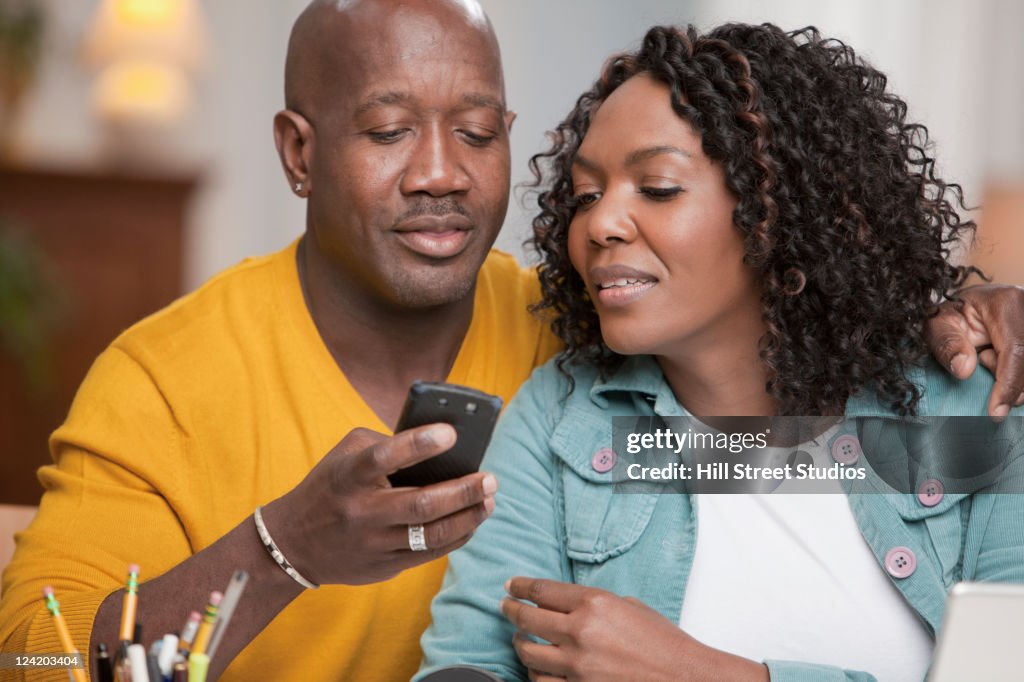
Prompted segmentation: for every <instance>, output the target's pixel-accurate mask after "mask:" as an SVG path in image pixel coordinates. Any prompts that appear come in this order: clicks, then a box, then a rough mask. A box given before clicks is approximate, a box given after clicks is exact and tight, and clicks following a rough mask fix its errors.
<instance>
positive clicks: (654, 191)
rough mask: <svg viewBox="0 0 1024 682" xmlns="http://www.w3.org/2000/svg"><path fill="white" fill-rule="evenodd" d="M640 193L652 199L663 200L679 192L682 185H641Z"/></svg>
mask: <svg viewBox="0 0 1024 682" xmlns="http://www.w3.org/2000/svg"><path fill="white" fill-rule="evenodd" d="M639 191H640V193H641V194H643V195H644V196H648V197H650V198H652V199H657V200H665V199H671V198H672V197H674V196H676V195H678V194H680V193H681V192H682V191H683V188H682V187H679V186H675V187H641V188H640V190H639Z"/></svg>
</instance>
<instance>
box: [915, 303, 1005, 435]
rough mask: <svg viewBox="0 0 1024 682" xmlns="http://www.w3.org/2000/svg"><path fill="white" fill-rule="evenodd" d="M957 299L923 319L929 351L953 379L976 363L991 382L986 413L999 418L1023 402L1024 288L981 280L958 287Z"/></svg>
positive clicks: (965, 374)
mask: <svg viewBox="0 0 1024 682" xmlns="http://www.w3.org/2000/svg"><path fill="white" fill-rule="evenodd" d="M958 296H959V297H960V299H961V301H960V302H956V303H952V302H947V303H944V304H942V306H941V307H940V309H939V314H938V315H937V316H935V317H933V318H932V319H931V320H929V321H928V327H927V330H926V331H927V336H928V344H929V345H930V346H931V349H932V354H934V355H935V358H936V360H938V361H939V363H940V364H942V365H943V366H944V367H945V368H946V369H947V370H949V371H950V372H951V373H952V374H953V375H954V376H956V377H957V378H959V379H966V378H967V377H969V376H971V374H973V373H974V370H975V369H976V368H977V366H978V362H979V361H980V362H981V364H982V365H983V366H984V367H985V368H986V369H988V371H990V372H992V374H993V375H995V378H996V384H995V386H994V387H993V389H992V395H991V396H990V397H989V401H988V413H989V414H990V415H991V416H993V417H1005V416H1006V415H1007V413H1008V412H1009V411H1010V406H1011V405H1022V404H1024V287H1013V286H1005V285H1001V284H982V285H980V286H974V287H968V288H966V289H964V290H963V291H960V292H958Z"/></svg>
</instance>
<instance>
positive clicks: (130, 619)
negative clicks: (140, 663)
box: [121, 564, 139, 642]
mask: <svg viewBox="0 0 1024 682" xmlns="http://www.w3.org/2000/svg"><path fill="white" fill-rule="evenodd" d="M138 604H139V565H138V564H132V565H130V566H129V567H128V585H127V586H126V587H125V591H124V606H123V607H122V609H121V641H125V640H127V641H129V642H131V641H132V639H133V636H134V634H135V609H136V607H137V606H138Z"/></svg>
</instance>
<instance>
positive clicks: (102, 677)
mask: <svg viewBox="0 0 1024 682" xmlns="http://www.w3.org/2000/svg"><path fill="white" fill-rule="evenodd" d="M93 660H94V661H96V680H97V682H114V667H113V666H112V665H111V664H110V652H109V651H107V645H106V644H104V643H103V642H100V643H99V644H97V645H96V656H94V657H93Z"/></svg>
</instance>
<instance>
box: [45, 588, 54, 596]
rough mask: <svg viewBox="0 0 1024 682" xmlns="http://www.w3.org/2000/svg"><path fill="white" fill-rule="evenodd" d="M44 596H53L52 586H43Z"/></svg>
mask: <svg viewBox="0 0 1024 682" xmlns="http://www.w3.org/2000/svg"><path fill="white" fill-rule="evenodd" d="M43 596H44V597H52V596H53V588H52V587H50V586H49V585H47V586H46V587H44V588H43Z"/></svg>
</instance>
